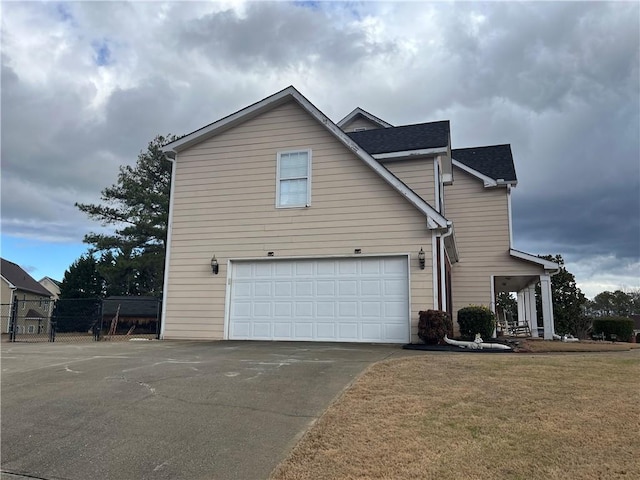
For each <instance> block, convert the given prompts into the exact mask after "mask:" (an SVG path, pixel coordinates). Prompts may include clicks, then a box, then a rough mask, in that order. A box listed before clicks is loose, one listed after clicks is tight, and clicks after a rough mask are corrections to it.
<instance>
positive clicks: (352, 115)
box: [336, 107, 393, 128]
mask: <svg viewBox="0 0 640 480" xmlns="http://www.w3.org/2000/svg"><path fill="white" fill-rule="evenodd" d="M358 115H362V116H363V117H365V118H366V119H367V120H370V121H371V122H373V123H376V124H378V125H380V126H381V127H384V128H390V127H393V125H391V124H390V123H387V122H385V121H384V120H382V119H381V118H378V117H376V116H375V115H372V114H370V113H369V112H367V111H366V110H363V109H361V108H360V107H357V108H354V109H353V111H352V112H351V113H349V114H348V115H347V116H346V117H344V118H343V119H342V120H340V121H339V122H338V123H336V125H338V126H339V127H340V128H342V127H344V126H345V125H346V124H347V123H349V122H350V121H351V120H352V119H353V118H355V117H356V116H358Z"/></svg>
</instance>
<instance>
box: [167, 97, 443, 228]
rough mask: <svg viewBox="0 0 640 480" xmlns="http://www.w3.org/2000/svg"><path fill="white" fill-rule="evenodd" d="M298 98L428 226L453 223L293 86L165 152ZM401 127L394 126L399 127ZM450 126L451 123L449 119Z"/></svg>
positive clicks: (176, 142) (169, 146) (174, 153)
mask: <svg viewBox="0 0 640 480" xmlns="http://www.w3.org/2000/svg"><path fill="white" fill-rule="evenodd" d="M290 101H295V102H296V103H297V104H298V105H299V106H300V107H301V108H302V109H304V110H305V111H306V112H307V113H309V114H310V115H311V116H312V117H313V118H315V119H316V120H317V121H318V122H319V123H320V125H322V126H323V127H324V128H325V129H327V131H329V133H331V134H332V135H333V136H334V137H335V138H336V139H337V140H338V141H339V142H341V143H342V144H344V145H345V146H346V147H347V148H349V149H350V150H351V151H352V152H353V153H354V154H355V155H356V156H357V157H358V158H360V159H361V160H362V161H363V162H364V163H365V164H366V165H367V166H369V167H370V168H371V169H372V170H373V171H374V172H376V173H377V174H378V175H379V176H380V177H382V179H383V180H385V181H386V182H387V183H388V184H389V185H390V186H391V187H392V188H393V189H395V190H396V191H397V192H399V193H400V194H401V195H402V196H403V197H404V198H406V199H407V201H408V202H409V203H411V204H412V205H413V206H414V207H416V208H417V209H418V210H419V211H420V212H422V213H423V214H424V215H425V216H426V217H427V225H428V227H429V228H431V229H438V228H447V226H448V225H449V224H450V223H451V222H449V221H448V220H447V219H446V218H445V217H444V216H442V215H441V214H440V213H439V212H438V211H437V210H436V209H435V208H433V207H432V206H431V205H430V204H429V203H428V202H427V201H425V200H424V199H423V198H422V197H420V196H419V195H418V194H416V193H415V192H414V191H413V190H411V189H410V188H409V187H408V186H407V185H406V184H405V183H404V182H403V181H402V180H400V179H399V178H398V177H396V176H395V175H393V174H391V172H390V171H389V170H387V169H386V168H385V167H384V166H383V165H381V164H380V163H378V161H377V160H376V159H374V158H373V157H372V156H371V155H370V154H369V153H368V152H367V151H366V149H364V148H363V147H362V146H360V145H359V144H358V143H356V142H355V141H354V140H352V139H351V138H350V137H349V135H347V134H346V133H345V132H343V131H342V129H340V127H338V126H337V125H336V124H335V123H333V122H332V121H331V120H330V119H329V118H328V117H327V116H326V115H325V114H324V113H322V112H321V111H320V110H318V108H317V107H316V106H315V105H313V104H312V103H311V102H310V101H309V100H307V99H306V98H305V97H304V96H303V95H302V94H301V93H300V92H298V90H296V89H295V88H294V87H292V86H290V87H287V88H285V89H284V90H281V91H279V92H278V93H274V94H273V95H271V96H269V97H267V98H265V99H263V100H260V101H259V102H256V103H254V104H253V105H250V106H248V107H246V108H243V109H242V110H238V111H237V112H235V113H232V114H231V115H228V116H226V117H224V118H222V119H220V120H218V121H217V122H214V123H211V124H209V125H207V126H205V127H202V128H200V129H198V130H196V131H194V132H192V133H189V134H187V135H185V136H184V137H181V138H179V139H177V140H174V141H173V142H171V143H168V144H166V145H165V146H164V147H163V148H162V151H163V152H164V153H165V154H166V155H167V156H168V157H171V156H173V159H175V158H176V157H177V154H178V153H179V152H180V151H181V150H185V149H187V148H189V147H191V146H193V145H195V144H197V143H200V142H202V141H204V140H206V139H208V138H210V137H213V136H215V135H217V134H219V133H222V132H224V131H226V130H229V129H230V128H233V127H235V126H236V125H239V124H241V123H243V122H245V121H247V120H249V119H251V118H254V117H257V116H258V115H260V114H261V113H264V112H266V111H268V110H271V109H272V108H274V107H276V106H279V105H282V104H284V103H287V102H290ZM395 128H397V127H394V128H393V129H395ZM447 128H448V122H447ZM387 130H388V129H380V130H369V132H377V131H387Z"/></svg>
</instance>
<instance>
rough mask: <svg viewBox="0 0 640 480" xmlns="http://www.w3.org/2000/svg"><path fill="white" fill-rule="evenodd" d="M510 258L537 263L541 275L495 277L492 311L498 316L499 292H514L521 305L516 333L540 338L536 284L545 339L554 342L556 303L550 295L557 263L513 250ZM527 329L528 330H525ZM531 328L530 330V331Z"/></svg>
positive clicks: (493, 279)
mask: <svg viewBox="0 0 640 480" xmlns="http://www.w3.org/2000/svg"><path fill="white" fill-rule="evenodd" d="M509 254H510V256H511V257H512V258H514V259H517V260H520V261H523V262H528V263H529V264H531V263H534V264H536V265H538V266H539V267H540V273H539V274H537V275H532V274H521V275H519V274H517V273H510V274H502V275H493V276H492V290H493V292H492V300H493V301H492V304H491V309H492V310H493V312H494V313H496V296H497V295H498V294H499V293H502V292H507V293H515V294H516V297H517V302H518V317H517V325H516V329H515V330H512V331H515V332H522V331H524V332H526V331H527V330H528V332H530V335H531V336H532V337H538V336H539V331H538V312H537V306H536V285H540V300H541V310H542V311H541V315H542V325H543V327H542V336H543V337H544V339H545V340H552V339H553V335H554V333H555V328H554V321H553V302H552V296H551V276H552V275H554V274H555V273H557V272H558V268H559V266H558V264H556V263H554V262H550V261H548V260H544V259H541V258H538V257H536V256H535V255H530V254H528V253H524V252H520V251H518V250H513V249H511V250H510V252H509ZM522 327H525V328H522ZM527 327H528V328H527Z"/></svg>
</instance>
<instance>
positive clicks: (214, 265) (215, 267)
mask: <svg viewBox="0 0 640 480" xmlns="http://www.w3.org/2000/svg"><path fill="white" fill-rule="evenodd" d="M211 271H212V272H213V274H214V275H217V274H218V272H219V271H220V265H218V260H216V256H215V255H214V256H213V257H211Z"/></svg>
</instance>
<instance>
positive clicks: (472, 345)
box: [444, 334, 512, 350]
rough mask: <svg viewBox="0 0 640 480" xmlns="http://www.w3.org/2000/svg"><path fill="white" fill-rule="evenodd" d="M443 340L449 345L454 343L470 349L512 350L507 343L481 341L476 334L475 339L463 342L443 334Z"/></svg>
mask: <svg viewBox="0 0 640 480" xmlns="http://www.w3.org/2000/svg"><path fill="white" fill-rule="evenodd" d="M444 341H445V342H447V343H448V344H449V345H455V346H457V347H460V348H469V349H471V350H483V349H485V348H491V349H494V350H512V348H511V347H510V346H508V345H503V344H502V343H485V342H483V341H482V338H481V337H480V335H479V334H478V335H476V339H475V340H474V341H473V342H463V341H460V340H451V339H450V338H448V337H447V336H446V335H445V336H444Z"/></svg>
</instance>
